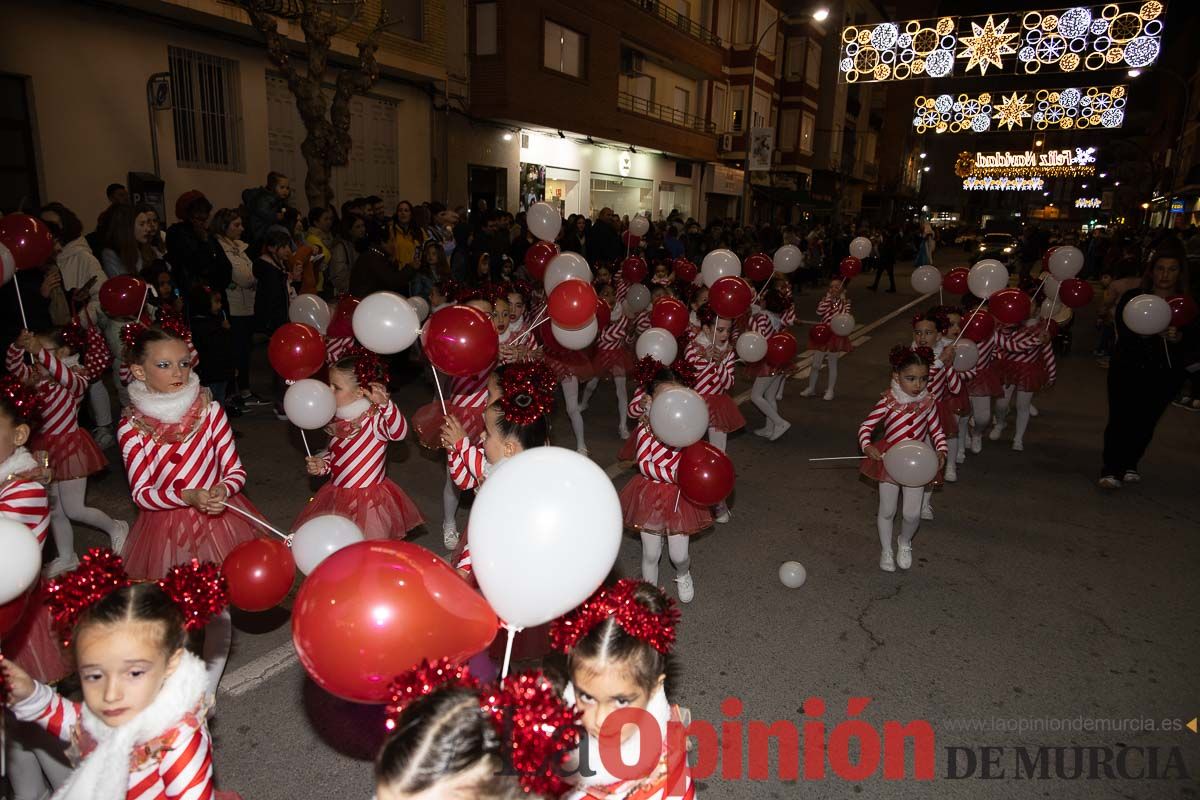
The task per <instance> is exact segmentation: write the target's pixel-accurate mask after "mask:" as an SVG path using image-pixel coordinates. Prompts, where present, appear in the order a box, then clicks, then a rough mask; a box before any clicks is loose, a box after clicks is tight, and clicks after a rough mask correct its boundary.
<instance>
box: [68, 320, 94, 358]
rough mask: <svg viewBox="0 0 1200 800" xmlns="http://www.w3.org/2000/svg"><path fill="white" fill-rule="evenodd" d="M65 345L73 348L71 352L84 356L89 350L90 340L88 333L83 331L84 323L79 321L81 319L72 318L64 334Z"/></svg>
mask: <svg viewBox="0 0 1200 800" xmlns="http://www.w3.org/2000/svg"><path fill="white" fill-rule="evenodd" d="M62 339H63V344H65V345H66V346H67V347H69V348H71V352H73V353H75V354H76V355H80V356H82V355H83V354H84V352H85V351H86V350H87V346H88V338H87V331H85V330H84V329H83V323H81V322H80V321H79V317H72V319H71V321H70V322H69V323H67V325H66V327H64V328H63V332H62Z"/></svg>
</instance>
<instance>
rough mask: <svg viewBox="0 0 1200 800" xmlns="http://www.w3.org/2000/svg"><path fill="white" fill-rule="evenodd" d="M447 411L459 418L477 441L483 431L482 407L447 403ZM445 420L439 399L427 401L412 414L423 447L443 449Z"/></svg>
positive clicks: (468, 432) (468, 435) (469, 435)
mask: <svg viewBox="0 0 1200 800" xmlns="http://www.w3.org/2000/svg"><path fill="white" fill-rule="evenodd" d="M446 411H448V412H449V413H450V414H451V415H453V416H454V417H457V418H458V421H459V422H461V423H462V426H463V428H465V429H466V431H467V437H468V438H470V440H471V441H475V439H476V437H478V436H479V434H481V433H483V409H482V408H467V407H465V406H456V405H453V404H451V403H447V404H446ZM445 421H446V415H445V414H443V413H442V404H441V402H439V401H437V400H434V401H433V402H432V403H426V404H425V405H423V406H421V407H420V408H418V409H417V413H415V414H413V415H412V424H413V428H415V429H416V431H417V438H418V439H420V440H421V446H422V447H427V448H429V449H430V450H440V449H441V447H442V423H443V422H445Z"/></svg>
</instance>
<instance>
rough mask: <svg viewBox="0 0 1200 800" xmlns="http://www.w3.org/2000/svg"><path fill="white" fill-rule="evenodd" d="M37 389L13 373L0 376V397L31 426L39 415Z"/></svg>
mask: <svg viewBox="0 0 1200 800" xmlns="http://www.w3.org/2000/svg"><path fill="white" fill-rule="evenodd" d="M38 397H39V393H38V390H37V389H35V388H34V387H32V386H26V385H25V384H23V383H21V381H20V380H19V379H18V378H17V377H16V376H14V375H5V376H3V377H0V398H2V399H3V400H4V401H5V403H7V404H8V405H10V406H12V409H13V411H15V412H16V414H17V416H18V417H20V418H21V419H22V420H25V421H26V422H27V423H28V424H29V425H30V426H31V427H33V426H35V425H36V423H37V422H38V420H39V419H40V417H41V414H40V413H39V411H38Z"/></svg>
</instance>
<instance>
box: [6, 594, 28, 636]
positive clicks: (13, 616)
mask: <svg viewBox="0 0 1200 800" xmlns="http://www.w3.org/2000/svg"><path fill="white" fill-rule="evenodd" d="M28 603H29V592H23V593H22V594H21V595H20V596H19V597H16V598H13V599H12V600H9V601H8V602H7V603H5V604H4V605H2V606H0V637H4V636H7V635H8V634H9V633H11V632H12V630H13V629H14V628H16V627H17V625H19V624H20V623H21V619H22V617H24V616H25V606H26V605H27V604H28Z"/></svg>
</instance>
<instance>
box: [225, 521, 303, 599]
mask: <svg viewBox="0 0 1200 800" xmlns="http://www.w3.org/2000/svg"><path fill="white" fill-rule="evenodd" d="M221 574H222V575H224V576H225V580H226V582H227V583H228V584H229V602H230V604H231V605H234V606H236V607H237V608H240V609H242V610H243V611H266V610H267V609H268V608H274V607H275V606H277V605H279V604H280V603H282V602H283V598H285V597H287V594H288V592H290V591H291V590H292V582H293V581H294V580H295V579H296V561H295V559H293V558H292V551H291V549H290V548H289V547H288V546H287V544H286V543H285V542H284V541H283V540H281V539H266V538H263V539H251V540H250V541H248V542H242V543H241V544H239V545H238V546H237V547H235V548H233V550H231V551H230V552H229V555H227V556H225V561H224V562H223V563H222V564H221Z"/></svg>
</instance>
